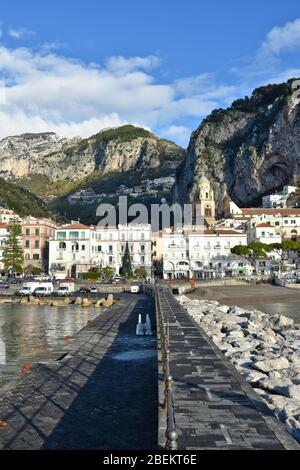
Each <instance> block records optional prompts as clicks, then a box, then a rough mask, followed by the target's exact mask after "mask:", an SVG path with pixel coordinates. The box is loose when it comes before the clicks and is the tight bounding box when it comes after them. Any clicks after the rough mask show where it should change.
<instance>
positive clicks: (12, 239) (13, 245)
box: [3, 219, 24, 274]
mask: <svg viewBox="0 0 300 470" xmlns="http://www.w3.org/2000/svg"><path fill="white" fill-rule="evenodd" d="M21 235H22V227H21V225H20V223H19V221H18V219H12V220H11V221H10V222H9V224H8V238H7V240H6V243H5V247H4V251H3V264H4V267H5V269H6V271H8V272H10V273H11V274H16V273H20V272H22V270H23V262H24V255H23V248H22V245H21V240H20V237H21Z"/></svg>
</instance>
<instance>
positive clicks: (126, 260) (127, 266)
mask: <svg viewBox="0 0 300 470" xmlns="http://www.w3.org/2000/svg"><path fill="white" fill-rule="evenodd" d="M120 272H121V275H122V276H124V277H132V267H131V258H130V253H129V245H128V242H127V243H126V248H125V253H124V256H123V263H122V268H121V270H120Z"/></svg>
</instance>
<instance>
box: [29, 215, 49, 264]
mask: <svg viewBox="0 0 300 470" xmlns="http://www.w3.org/2000/svg"><path fill="white" fill-rule="evenodd" d="M21 225H22V247H23V252H24V268H25V270H26V268H28V267H29V266H33V267H36V268H40V269H43V270H47V269H48V264H49V257H48V253H49V240H50V238H52V237H53V236H54V233H55V229H56V223H55V222H53V220H51V219H46V218H41V219H37V218H35V217H31V216H29V217H24V218H23V219H22V222H21Z"/></svg>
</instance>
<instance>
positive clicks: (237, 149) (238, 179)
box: [174, 80, 300, 215]
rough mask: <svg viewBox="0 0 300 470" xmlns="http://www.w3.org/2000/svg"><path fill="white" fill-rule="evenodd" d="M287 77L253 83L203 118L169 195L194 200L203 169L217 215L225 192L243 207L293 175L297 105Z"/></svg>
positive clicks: (299, 121) (299, 140) (299, 132)
mask: <svg viewBox="0 0 300 470" xmlns="http://www.w3.org/2000/svg"><path fill="white" fill-rule="evenodd" d="M293 82H294V80H290V81H289V82H288V83H284V84H279V85H268V86H266V87H262V88H258V89H256V90H255V91H254V92H253V94H252V96H251V97H250V98H248V97H246V98H245V99H239V100H237V101H235V102H234V103H233V104H232V106H231V107H230V108H228V109H219V110H215V111H213V112H212V113H211V115H209V116H208V117H207V118H206V119H204V121H203V122H202V123H201V125H200V126H199V128H198V129H197V130H196V131H194V132H193V133H192V136H191V140H190V144H189V147H188V151H187V156H186V159H185V161H184V163H183V164H182V165H181V167H180V168H179V170H178V172H177V183H176V187H175V189H174V199H176V200H180V201H181V202H187V201H193V200H195V199H196V198H197V196H198V181H199V179H200V177H201V176H202V175H205V176H207V177H208V178H209V180H210V181H211V183H212V185H213V187H214V190H215V194H216V199H217V208H218V212H219V215H222V210H223V198H224V196H225V195H229V197H230V198H231V199H232V200H233V201H234V202H235V203H236V204H238V205H239V206H241V207H247V206H251V205H256V204H259V203H260V202H261V197H262V196H264V195H266V194H269V193H270V192H272V191H274V190H276V189H279V188H281V187H282V186H283V185H284V184H286V183H288V182H291V181H293V179H294V178H295V177H297V176H298V175H299V173H300V105H299V103H298V101H299V100H296V99H295V91H294V88H293Z"/></svg>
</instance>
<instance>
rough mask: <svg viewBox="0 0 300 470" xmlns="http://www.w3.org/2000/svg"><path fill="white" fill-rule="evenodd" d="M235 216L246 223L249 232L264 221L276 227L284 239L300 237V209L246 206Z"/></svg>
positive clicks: (297, 238)
mask: <svg viewBox="0 0 300 470" xmlns="http://www.w3.org/2000/svg"><path fill="white" fill-rule="evenodd" d="M233 218H234V219H235V220H237V221H239V222H240V223H241V224H243V223H244V224H246V227H247V230H248V232H249V230H250V229H251V228H253V227H255V226H256V225H259V224H262V223H264V224H269V225H272V226H274V227H276V229H277V232H278V233H280V234H281V238H282V240H295V241H297V240H299V239H300V209H295V208H287V209H281V208H277V209H265V208H256V207H255V208H249V209H248V208H245V209H241V214H239V215H236V216H233Z"/></svg>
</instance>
